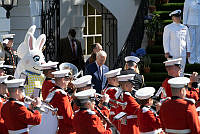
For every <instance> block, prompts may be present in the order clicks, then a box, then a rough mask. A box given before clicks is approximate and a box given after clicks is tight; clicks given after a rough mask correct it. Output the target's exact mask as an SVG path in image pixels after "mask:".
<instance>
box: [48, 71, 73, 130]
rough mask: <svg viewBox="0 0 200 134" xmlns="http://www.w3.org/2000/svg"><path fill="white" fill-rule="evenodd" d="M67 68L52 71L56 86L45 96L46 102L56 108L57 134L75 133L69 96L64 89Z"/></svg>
mask: <svg viewBox="0 0 200 134" xmlns="http://www.w3.org/2000/svg"><path fill="white" fill-rule="evenodd" d="M69 73H70V71H69V70H60V71H55V72H52V74H53V75H54V77H55V84H56V87H54V88H52V89H51V92H50V93H49V95H48V96H47V98H46V100H45V101H46V102H48V103H50V104H51V105H52V106H53V107H54V108H58V112H57V114H58V119H59V121H58V127H59V130H58V134H73V133H75V131H74V129H73V126H72V119H73V111H72V107H71V103H70V102H69V97H68V95H67V93H66V92H65V91H64V89H65V88H66V87H67V85H68V83H69Z"/></svg>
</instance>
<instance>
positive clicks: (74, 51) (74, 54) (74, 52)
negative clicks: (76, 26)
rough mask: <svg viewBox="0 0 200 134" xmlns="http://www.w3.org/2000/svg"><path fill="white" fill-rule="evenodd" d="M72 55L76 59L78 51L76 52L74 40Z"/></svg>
mask: <svg viewBox="0 0 200 134" xmlns="http://www.w3.org/2000/svg"><path fill="white" fill-rule="evenodd" d="M72 53H73V56H74V57H75V56H76V50H75V43H74V40H72Z"/></svg>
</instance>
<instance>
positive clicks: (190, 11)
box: [183, 0, 200, 64]
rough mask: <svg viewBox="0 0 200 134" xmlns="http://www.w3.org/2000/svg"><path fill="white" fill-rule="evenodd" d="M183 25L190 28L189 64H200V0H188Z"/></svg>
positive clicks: (185, 5) (185, 4)
mask: <svg viewBox="0 0 200 134" xmlns="http://www.w3.org/2000/svg"><path fill="white" fill-rule="evenodd" d="M183 24H185V25H186V26H188V28H189V33H190V40H191V48H190V50H191V55H190V58H189V60H188V61H189V63H190V64H194V63H199V64H200V0H186V1H185V3H184V10H183Z"/></svg>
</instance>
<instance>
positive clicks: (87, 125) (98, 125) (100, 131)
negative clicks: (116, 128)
mask: <svg viewBox="0 0 200 134" xmlns="http://www.w3.org/2000/svg"><path fill="white" fill-rule="evenodd" d="M73 125H74V128H75V130H76V133H77V134H112V131H111V129H107V130H106V129H105V128H104V126H103V124H102V122H101V119H100V118H99V116H97V115H96V112H95V111H91V110H89V109H84V110H82V109H80V110H78V111H77V112H75V115H74V119H73Z"/></svg>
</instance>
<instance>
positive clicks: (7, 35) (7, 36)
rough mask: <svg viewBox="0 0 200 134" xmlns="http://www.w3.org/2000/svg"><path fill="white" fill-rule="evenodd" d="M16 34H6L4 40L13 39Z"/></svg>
mask: <svg viewBox="0 0 200 134" xmlns="http://www.w3.org/2000/svg"><path fill="white" fill-rule="evenodd" d="M14 36H15V34H4V35H2V38H3V40H5V39H13V38H14Z"/></svg>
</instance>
